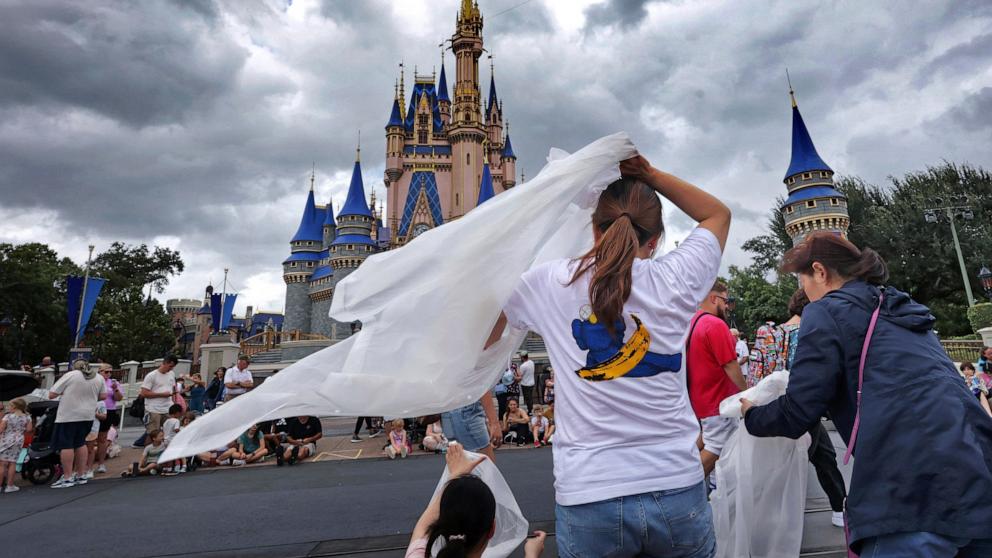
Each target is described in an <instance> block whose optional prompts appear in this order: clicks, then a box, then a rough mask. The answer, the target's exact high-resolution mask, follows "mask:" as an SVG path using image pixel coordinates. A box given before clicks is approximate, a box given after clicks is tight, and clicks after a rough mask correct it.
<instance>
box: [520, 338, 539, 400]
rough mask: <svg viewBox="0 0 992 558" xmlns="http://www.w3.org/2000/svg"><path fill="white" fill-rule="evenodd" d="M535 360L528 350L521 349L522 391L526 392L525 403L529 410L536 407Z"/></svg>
mask: <svg viewBox="0 0 992 558" xmlns="http://www.w3.org/2000/svg"><path fill="white" fill-rule="evenodd" d="M535 385H536V382H535V381H534V361H533V360H531V359H530V355H528V354H527V351H520V391H522V392H523V394H524V404H525V405H527V412H530V411H531V409H533V408H534V386H535Z"/></svg>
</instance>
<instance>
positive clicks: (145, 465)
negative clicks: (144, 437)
mask: <svg viewBox="0 0 992 558" xmlns="http://www.w3.org/2000/svg"><path fill="white" fill-rule="evenodd" d="M148 440H149V441H150V442H151V443H149V444H148V445H147V446H145V450H144V451H143V452H142V453H141V461H140V462H138V463H132V464H131V470H130V471H124V472H123V473H121V476H122V477H137V476H139V475H157V474H158V473H159V464H158V458H159V456H161V455H162V452H164V451H165V433H163V432H162V430H161V429H160V428H156V429H155V430H152V431H151V432H150V433H149V434H148Z"/></svg>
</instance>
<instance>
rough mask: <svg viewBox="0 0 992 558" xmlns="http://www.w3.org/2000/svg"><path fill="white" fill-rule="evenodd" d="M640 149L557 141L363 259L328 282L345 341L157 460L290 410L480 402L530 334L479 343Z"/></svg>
mask: <svg viewBox="0 0 992 558" xmlns="http://www.w3.org/2000/svg"><path fill="white" fill-rule="evenodd" d="M636 153H637V151H636V149H635V147H634V145H633V143H631V141H630V139H629V138H628V137H627V135H626V134H625V133H618V134H613V135H610V136H606V137H604V138H601V139H599V140H597V141H595V142H593V143H591V144H589V145H587V146H586V147H584V148H582V149H581V150H579V151H577V152H575V153H573V154H571V155H569V154H567V153H565V152H563V151H560V150H556V149H553V150H552V152H551V155H550V156H549V162H548V164H547V165H546V166H545V167H544V169H542V170H541V172H540V173H539V174H538V175H537V176H535V177H534V178H532V179H531V180H529V181H527V182H525V183H523V184H521V185H519V186H517V187H516V188H513V189H512V190H510V191H508V192H506V193H504V194H500V195H498V196H496V197H494V198H492V199H491V200H489V201H487V202H486V203H484V204H483V205H481V206H479V207H478V208H476V209H474V210H472V211H471V212H469V213H468V214H467V215H465V216H464V217H462V218H461V219H458V220H456V221H453V222H450V223H447V224H445V225H444V226H442V227H438V228H436V229H432V230H430V231H428V232H426V233H424V234H422V235H420V236H419V237H417V238H416V239H415V240H414V241H413V242H411V243H410V244H409V245H407V246H405V247H404V248H402V249H399V250H392V251H389V252H384V253H382V254H377V255H374V256H372V257H370V258H369V259H368V260H367V261H366V262H365V263H364V264H363V265H362V266H361V267H360V268H358V269H357V270H356V271H354V272H353V273H351V274H350V275H349V276H348V277H347V278H345V279H344V280H342V281H341V282H340V283H339V284H338V285H337V286H336V287H335V291H334V300H333V302H332V305H331V311H330V313H331V316H332V317H333V318H335V319H337V320H340V321H343V322H349V321H353V320H361V321H362V326H363V327H362V329H361V331H359V332H358V333H356V334H355V335H353V336H351V337H349V338H348V339H347V340H345V341H343V342H341V343H338V344H336V345H333V346H331V347H328V348H327V349H324V350H322V351H320V352H317V353H314V354H312V355H310V356H308V357H306V358H304V359H302V360H300V361H298V362H296V363H294V364H292V365H290V366H289V367H287V368H285V369H283V370H281V371H280V372H279V373H277V374H276V375H274V376H273V377H271V378H269V379H268V380H266V381H265V382H264V383H263V384H262V385H261V386H259V387H258V388H256V389H254V390H252V391H251V392H249V393H247V394H245V395H242V396H241V397H238V398H237V399H234V400H232V401H231V402H229V403H227V404H224V405H222V406H220V407H219V408H218V409H217V410H215V411H212V412H210V413H209V414H207V415H206V416H205V417H203V418H201V419H199V420H197V421H195V422H193V423H192V424H191V425H190V426H189V427H188V428H186V429H184V430H183V431H182V432H180V433H179V434H177V435H176V437H175V438H174V439H173V440H172V442H171V443H170V444H169V447H168V449H167V450H166V452H165V454H163V456H162V459H164V460H168V459H173V458H177V457H180V456H187V455H193V454H194V453H198V452H201V451H206V450H209V449H212V448H216V447H219V446H223V445H224V444H227V443H228V442H230V441H231V440H234V439H235V438H236V437H237V436H238V435H240V434H241V433H242V432H244V431H245V430H246V429H247V428H248V426H250V425H251V424H252V423H255V422H259V421H264V420H270V419H273V418H279V417H287V416H293V415H304V414H306V415H317V416H330V415H342V416H369V415H373V416H403V417H410V416H420V415H427V414H432V413H437V412H442V411H447V410H450V409H454V408H457V407H461V406H464V405H466V404H468V403H471V402H472V401H476V400H478V399H479V398H480V397H481V396H482V394H483V393H485V391H486V390H488V389H489V388H491V387H492V386H493V385H494V384H495V383H496V381H497V379H498V378H499V376H500V374H501V373H502V371H503V370H504V368H505V366H506V362H507V358H508V357H509V356H510V353H511V352H512V351H513V350H515V349H516V348H517V347H519V346H520V343H521V341H522V340H523V336H524V334H525V332H523V331H517V330H512V329H510V328H508V329H507V331H506V332H505V333H504V335H503V338H502V339H501V340H500V341H499V342H498V343H497V344H496V345H494V346H493V347H490V349H489V350H487V351H483V350H482V347H483V346H484V344H485V341H486V339H487V338H488V336H489V332H490V331H491V330H492V327H493V324H494V323H495V322H496V319H497V317H498V316H499V313H500V309H501V308H502V306H503V304H504V303H505V302H506V300H507V299H508V298H509V297H510V294H511V293H512V290H513V288H514V287H515V286H516V283H517V280H518V279H519V278H520V276H521V274H523V273H524V272H525V271H526V270H528V269H530V267H531V266H533V265H535V264H538V263H541V262H544V261H547V260H551V259H556V258H562V257H574V256H578V255H580V254H582V253H583V252H585V251H586V250H588V249H589V247H590V246H591V244H592V233H591V215H592V210H593V209H594V206H595V203H596V200H597V199H598V197H599V193H600V192H602V191H603V190H604V189H605V188H606V186H608V185H609V184H610V183H611V182H612V181H613V180H615V179H616V178H618V177H619V176H620V171H619V167H618V163H619V161H621V160H624V159H628V158H630V157H632V156H634V155H635V154H636Z"/></svg>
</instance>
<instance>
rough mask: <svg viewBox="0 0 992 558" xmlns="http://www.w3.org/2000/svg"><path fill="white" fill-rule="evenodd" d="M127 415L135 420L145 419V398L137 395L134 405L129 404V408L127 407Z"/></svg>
mask: <svg viewBox="0 0 992 558" xmlns="http://www.w3.org/2000/svg"><path fill="white" fill-rule="evenodd" d="M127 414H129V415H131V416H132V417H134V418H136V419H140V418H145V398H144V397H142V396H140V395H139V396H138V398H137V399H135V400H134V403H131V406H130V407H128V409H127Z"/></svg>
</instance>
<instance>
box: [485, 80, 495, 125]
mask: <svg viewBox="0 0 992 558" xmlns="http://www.w3.org/2000/svg"><path fill="white" fill-rule="evenodd" d="M495 106H496V75H495V74H489V104H488V106H487V107H486V116H489V113H490V112H492V111H493V108H494V107H495Z"/></svg>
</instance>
